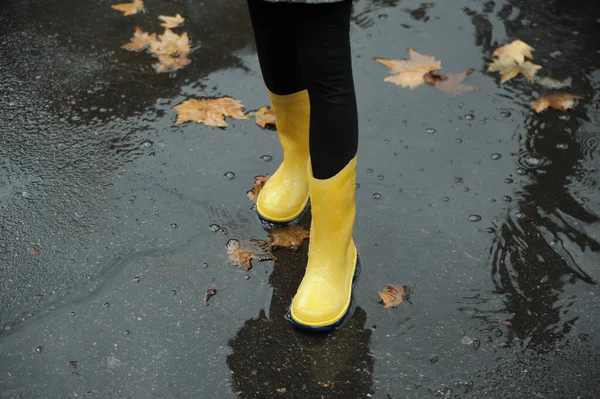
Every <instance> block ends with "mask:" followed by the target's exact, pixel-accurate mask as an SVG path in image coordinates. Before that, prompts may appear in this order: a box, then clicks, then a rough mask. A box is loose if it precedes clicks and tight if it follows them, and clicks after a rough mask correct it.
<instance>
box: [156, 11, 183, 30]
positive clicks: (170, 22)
mask: <svg viewBox="0 0 600 399" xmlns="http://www.w3.org/2000/svg"><path fill="white" fill-rule="evenodd" d="M158 19H160V20H161V21H163V23H162V24H160V26H162V27H165V28H177V27H178V26H181V25H182V24H183V23H184V22H185V18H183V17H182V16H181V15H180V14H177V15H175V16H174V17H169V16H167V15H159V16H158Z"/></svg>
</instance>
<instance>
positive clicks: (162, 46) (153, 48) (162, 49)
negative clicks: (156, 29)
mask: <svg viewBox="0 0 600 399" xmlns="http://www.w3.org/2000/svg"><path fill="white" fill-rule="evenodd" d="M190 50H191V47H190V38H189V36H188V34H187V32H184V33H182V34H181V35H178V34H177V33H175V32H173V31H172V30H171V29H165V31H164V33H163V34H162V35H158V39H157V40H155V41H153V42H152V43H150V50H149V51H150V52H151V53H152V54H155V55H184V56H185V55H187V54H188V53H189V52H190Z"/></svg>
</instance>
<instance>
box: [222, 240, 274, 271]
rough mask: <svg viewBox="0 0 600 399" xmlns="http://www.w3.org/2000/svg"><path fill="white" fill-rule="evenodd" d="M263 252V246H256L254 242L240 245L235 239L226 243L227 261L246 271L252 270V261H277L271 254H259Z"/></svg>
mask: <svg viewBox="0 0 600 399" xmlns="http://www.w3.org/2000/svg"><path fill="white" fill-rule="evenodd" d="M259 251H264V246H262V245H259V244H257V243H256V242H252V241H251V242H248V243H244V244H242V243H241V242H240V241H238V240H236V239H231V240H229V241H228V242H227V255H228V257H229V261H230V262H232V263H234V264H235V265H237V266H238V267H243V268H244V269H246V270H250V269H252V261H253V260H257V261H259V262H263V261H267V260H277V257H275V256H274V255H273V254H271V253H266V252H260V253H259Z"/></svg>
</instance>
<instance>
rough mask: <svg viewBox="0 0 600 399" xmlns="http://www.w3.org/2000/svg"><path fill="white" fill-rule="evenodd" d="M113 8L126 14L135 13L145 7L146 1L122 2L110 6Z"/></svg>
mask: <svg viewBox="0 0 600 399" xmlns="http://www.w3.org/2000/svg"><path fill="white" fill-rule="evenodd" d="M110 7H111V8H112V9H114V10H117V11H121V12H122V13H123V15H124V16H126V17H127V16H129V15H135V14H137V13H138V12H140V11H141V10H143V9H144V2H143V1H142V0H134V1H133V3H121V4H113V5H112V6H110Z"/></svg>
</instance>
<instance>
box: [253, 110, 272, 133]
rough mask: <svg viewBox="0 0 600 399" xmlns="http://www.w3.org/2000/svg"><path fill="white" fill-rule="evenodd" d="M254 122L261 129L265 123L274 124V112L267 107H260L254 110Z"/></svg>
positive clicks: (265, 125)
mask: <svg viewBox="0 0 600 399" xmlns="http://www.w3.org/2000/svg"><path fill="white" fill-rule="evenodd" d="M254 117H255V118H256V124H257V125H258V126H260V127H262V128H263V129H264V128H266V127H267V125H275V112H274V111H273V110H272V109H271V108H269V107H267V106H264V107H261V108H260V109H259V110H258V111H256V115H254Z"/></svg>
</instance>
